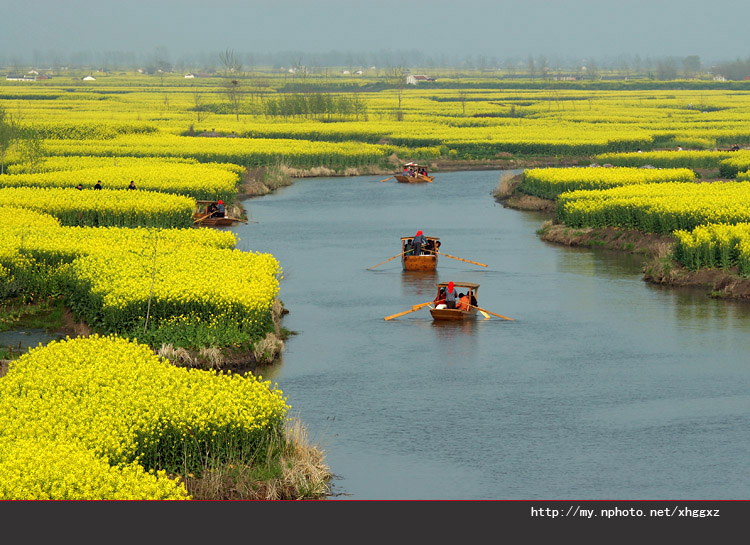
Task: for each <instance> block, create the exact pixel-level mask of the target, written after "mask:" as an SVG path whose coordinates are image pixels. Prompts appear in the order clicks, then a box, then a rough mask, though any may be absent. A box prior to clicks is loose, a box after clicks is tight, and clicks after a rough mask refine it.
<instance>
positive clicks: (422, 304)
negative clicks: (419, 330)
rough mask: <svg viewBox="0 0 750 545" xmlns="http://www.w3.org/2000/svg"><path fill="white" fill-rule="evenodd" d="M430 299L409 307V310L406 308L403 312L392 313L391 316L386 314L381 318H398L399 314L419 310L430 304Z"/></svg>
mask: <svg viewBox="0 0 750 545" xmlns="http://www.w3.org/2000/svg"><path fill="white" fill-rule="evenodd" d="M431 304H432V301H427V302H426V303H420V304H419V305H414V306H413V307H411V310H406V311H404V312H399V313H398V314H393V315H391V316H386V317H385V318H383V319H384V320H391V319H393V318H398V317H399V316H403V315H404V314H409V313H410V312H414V311H415V310H419V309H420V308H422V307H426V306H427V305H431Z"/></svg>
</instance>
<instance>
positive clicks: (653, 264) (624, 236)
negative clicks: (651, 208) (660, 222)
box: [493, 171, 750, 301]
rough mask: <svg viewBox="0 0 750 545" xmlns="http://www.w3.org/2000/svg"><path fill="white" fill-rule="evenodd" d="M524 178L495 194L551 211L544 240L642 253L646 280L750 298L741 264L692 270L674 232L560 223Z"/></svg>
mask: <svg viewBox="0 0 750 545" xmlns="http://www.w3.org/2000/svg"><path fill="white" fill-rule="evenodd" d="M701 175H702V178H703V181H704V182H711V181H716V180H717V178H716V177H715V176H716V172H714V171H703V172H702V173H701ZM522 180H523V174H519V175H516V176H505V177H502V178H501V180H500V183H499V184H498V186H497V187H496V189H495V191H494V193H493V195H494V197H495V199H497V200H498V201H499V202H500V203H502V204H503V206H506V207H508V208H514V209H516V210H528V211H536V212H542V213H546V214H549V215H550V219H549V220H547V221H545V222H544V224H543V225H542V226H541V227H540V229H539V230H538V231H537V233H538V235H539V237H540V238H541V239H542V240H544V241H546V242H551V243H554V244H560V245H565V246H576V247H583V248H603V249H607V250H614V251H620V252H628V253H634V254H640V255H643V256H644V257H646V259H647V261H646V264H645V265H644V268H643V280H644V281H646V282H651V283H654V284H659V285H664V286H673V287H687V286H690V287H698V288H704V289H706V291H707V295H708V296H711V297H720V298H726V299H735V300H748V301H750V279H749V278H745V277H742V276H740V275H739V274H738V273H737V267H732V268H729V269H727V270H722V269H716V268H712V269H700V270H697V271H691V270H688V269H686V268H685V267H683V266H682V265H681V264H679V263H678V262H677V261H675V260H674V259H673V250H674V245H675V239H674V237H672V236H670V235H656V234H653V233H644V232H641V231H637V230H626V229H615V228H590V227H587V228H572V227H568V226H566V225H564V224H560V223H556V222H555V220H554V214H555V210H556V208H557V204H556V202H555V201H553V200H549V199H541V198H539V197H534V196H532V195H527V194H525V193H522V192H521V191H519V190H518V186H519V185H520V184H521V181H522Z"/></svg>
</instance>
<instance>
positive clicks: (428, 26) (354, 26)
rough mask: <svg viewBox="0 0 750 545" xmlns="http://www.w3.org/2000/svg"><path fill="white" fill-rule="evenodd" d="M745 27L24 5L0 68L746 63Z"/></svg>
mask: <svg viewBox="0 0 750 545" xmlns="http://www.w3.org/2000/svg"><path fill="white" fill-rule="evenodd" d="M719 7H720V8H721V9H718V8H719ZM747 20H750V2H745V1H740V0H725V2H723V3H721V4H720V5H709V4H706V3H705V2H701V1H698V0H681V1H679V2H678V1H677V0H630V1H629V2H627V3H624V2H620V1H619V0H524V1H523V2H521V1H517V0H464V1H463V2H461V3H455V2H452V1H449V0H429V1H428V0H379V2H377V3H372V2H360V1H358V0H316V1H315V2H312V1H310V0H275V1H274V2H272V3H270V2H266V1H262V0H212V2H205V1H203V0H130V1H129V2H127V3H121V2H112V1H110V0H97V1H94V0H67V1H66V2H58V1H57V0H54V1H53V0H25V1H24V2H18V3H8V5H7V6H5V7H4V8H3V16H2V18H1V19H0V65H2V66H9V65H19V66H32V65H37V66H40V65H42V64H54V65H58V66H59V65H67V64H73V65H82V64H86V65H87V66H96V65H103V64H107V63H108V60H109V62H113V61H114V59H118V60H120V61H122V60H127V61H128V62H130V63H131V65H135V64H142V63H145V62H147V60H159V61H162V62H167V63H169V64H172V65H175V64H193V65H195V66H199V65H200V64H201V63H203V64H207V63H209V62H211V63H215V62H217V58H216V57H217V56H218V55H219V54H220V53H221V52H223V51H225V50H228V49H229V50H232V51H235V52H236V53H238V54H241V55H244V56H248V57H249V56H252V57H254V58H255V59H265V58H274V59H278V60H277V61H275V62H274V64H275V63H279V64H289V63H291V62H294V63H296V64H306V65H315V64H317V65H326V66H347V65H356V66H364V65H367V66H371V65H375V66H378V65H379V66H404V65H407V64H411V65H414V66H416V65H423V66H429V65H430V64H432V65H446V64H451V65H453V64H461V63H462V62H466V61H467V59H470V60H471V62H472V63H474V64H478V63H480V62H482V59H484V61H485V62H486V63H487V64H488V65H494V64H498V63H508V62H513V63H515V64H516V65H519V64H520V63H524V62H526V61H527V60H528V59H529V58H530V57H531V58H534V59H539V58H541V57H544V58H546V59H547V61H548V62H549V63H550V65H551V66H554V65H560V66H572V65H575V64H581V63H582V62H584V61H588V62H590V61H591V60H594V61H595V62H596V63H599V64H601V65H602V67H605V66H607V65H614V64H616V63H620V64H623V63H624V62H627V61H628V60H633V59H636V58H640V59H642V60H645V59H684V58H686V57H689V56H697V57H700V59H701V61H702V63H703V65H704V66H712V65H715V64H718V63H722V62H731V61H734V60H736V59H745V58H750V46H749V45H748V44H747V42H746V40H745V34H746V28H745V27H746V21H747ZM330 57H334V58H337V59H338V58H343V59H350V62H337V63H336V64H331V63H330V62H328V61H325V59H327V58H330ZM493 59H495V60H496V61H497V62H493Z"/></svg>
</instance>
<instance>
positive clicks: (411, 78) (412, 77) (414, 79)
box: [406, 74, 435, 85]
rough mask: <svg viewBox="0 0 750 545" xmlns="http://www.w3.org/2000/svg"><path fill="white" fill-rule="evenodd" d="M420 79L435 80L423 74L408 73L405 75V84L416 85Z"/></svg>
mask: <svg viewBox="0 0 750 545" xmlns="http://www.w3.org/2000/svg"><path fill="white" fill-rule="evenodd" d="M422 81H435V80H434V79H433V78H431V77H430V76H425V75H423V74H409V75H408V76H406V84H407V85H417V84H418V83H420V82H422Z"/></svg>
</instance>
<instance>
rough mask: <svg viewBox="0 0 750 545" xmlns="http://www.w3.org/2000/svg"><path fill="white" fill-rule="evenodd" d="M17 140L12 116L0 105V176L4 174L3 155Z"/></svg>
mask: <svg viewBox="0 0 750 545" xmlns="http://www.w3.org/2000/svg"><path fill="white" fill-rule="evenodd" d="M16 138H17V131H16V126H15V123H14V120H13V115H12V114H11V113H10V112H8V111H7V110H6V109H5V108H4V107H3V105H2V104H0V174H4V173H5V155H6V154H7V153H8V150H9V149H10V147H11V146H12V145H13V141H14V140H15V139H16Z"/></svg>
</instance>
